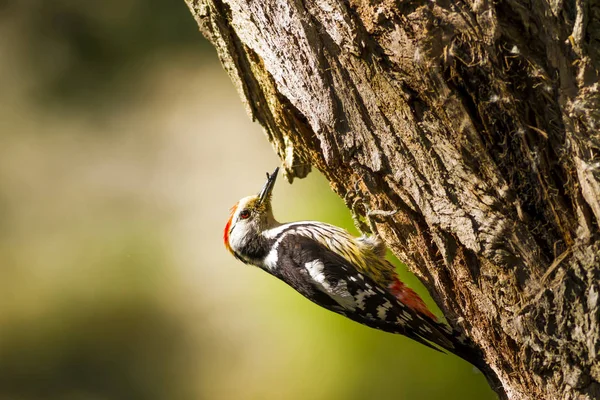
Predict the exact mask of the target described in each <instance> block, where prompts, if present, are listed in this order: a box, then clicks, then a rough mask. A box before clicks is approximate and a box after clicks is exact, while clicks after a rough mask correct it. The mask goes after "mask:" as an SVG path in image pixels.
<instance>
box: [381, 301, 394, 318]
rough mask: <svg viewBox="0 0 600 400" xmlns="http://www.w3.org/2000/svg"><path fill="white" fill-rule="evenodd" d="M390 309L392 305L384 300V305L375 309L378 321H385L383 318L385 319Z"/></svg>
mask: <svg viewBox="0 0 600 400" xmlns="http://www.w3.org/2000/svg"><path fill="white" fill-rule="evenodd" d="M391 307H392V303H390V302H389V301H388V300H386V301H385V303H383V304H382V305H380V306H379V307H377V317H378V318H379V319H382V320H385V318H386V317H387V312H388V310H389V309H390V308H391Z"/></svg>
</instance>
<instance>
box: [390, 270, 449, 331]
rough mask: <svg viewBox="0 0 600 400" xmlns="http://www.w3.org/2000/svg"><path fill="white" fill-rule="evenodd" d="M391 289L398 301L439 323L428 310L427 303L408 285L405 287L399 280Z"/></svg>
mask: <svg viewBox="0 0 600 400" xmlns="http://www.w3.org/2000/svg"><path fill="white" fill-rule="evenodd" d="M389 289H390V291H391V292H392V294H393V295H394V296H396V298H397V299H398V300H400V301H401V302H402V303H404V304H406V305H407V306H409V307H410V308H412V309H413V310H415V311H417V312H419V313H421V314H423V315H426V316H428V317H429V318H431V319H432V320H434V321H435V322H437V318H436V316H435V315H433V313H432V312H431V311H429V309H428V308H427V306H426V305H425V303H424V302H423V300H422V299H421V297H420V296H419V295H418V294H417V293H415V291H414V290H412V289H411V288H409V287H406V285H404V283H402V282H400V280H399V279H398V278H395V279H394V283H392V284H391V285H390V286H389Z"/></svg>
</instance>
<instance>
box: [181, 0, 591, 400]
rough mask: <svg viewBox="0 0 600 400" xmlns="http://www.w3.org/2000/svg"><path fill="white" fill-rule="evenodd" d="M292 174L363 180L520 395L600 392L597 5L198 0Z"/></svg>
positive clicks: (393, 234)
mask: <svg viewBox="0 0 600 400" xmlns="http://www.w3.org/2000/svg"><path fill="white" fill-rule="evenodd" d="M187 2H188V5H189V7H190V9H191V11H192V13H193V15H194V16H195V18H196V20H197V22H198V24H199V26H200V28H201V31H202V32H203V33H204V35H205V36H206V37H207V38H208V39H209V40H210V41H212V43H213V44H214V45H215V47H216V48H217V51H218V53H219V56H220V58H221V61H222V63H223V65H224V66H225V68H226V69H227V71H228V73H229V75H230V76H231V78H232V80H233V82H234V84H235V85H236V86H237V89H238V90H239V93H240V95H241V96H242V98H243V100H244V102H245V104H246V105H247V108H248V112H249V113H250V115H251V116H252V118H253V119H255V120H258V121H259V122H260V123H261V124H262V125H263V126H264V128H265V130H266V132H267V135H268V137H269V140H270V141H271V142H272V143H273V145H274V147H275V149H276V151H277V153H278V154H279V156H280V157H281V158H282V160H283V161H284V165H285V168H286V170H287V173H288V177H289V179H293V177H303V176H305V175H306V174H307V173H308V171H309V169H310V165H312V166H315V167H316V168H318V169H319V170H321V171H322V172H323V173H324V174H325V176H326V177H327V178H328V179H329V181H330V182H331V185H332V187H333V188H334V190H335V191H336V192H337V193H338V194H339V195H340V196H342V197H344V196H346V194H347V193H349V192H350V191H352V190H354V189H355V187H356V188H358V191H359V192H360V193H361V195H362V196H363V197H364V198H365V199H367V204H369V206H370V207H371V208H372V209H384V210H395V209H397V210H400V212H398V213H397V214H396V215H395V216H393V217H392V218H390V219H389V220H386V221H381V223H380V224H378V229H379V232H380V234H381V235H382V236H383V238H384V239H385V241H386V242H387V244H388V245H389V247H390V248H391V249H392V251H393V252H394V253H395V254H396V255H397V256H398V257H399V258H400V259H401V260H403V261H404V262H406V263H407V264H408V265H409V267H411V269H412V270H413V272H415V273H416V274H417V275H418V276H419V277H420V278H421V279H422V280H423V282H424V283H425V284H426V286H427V287H428V288H429V289H430V290H431V293H432V294H433V296H434V298H435V299H436V301H437V302H438V304H439V305H440V307H441V308H442V310H443V311H444V312H445V315H446V316H447V317H448V319H449V321H450V323H451V324H453V325H454V326H455V327H457V328H460V329H463V330H464V331H465V332H466V334H467V335H468V336H470V337H471V338H472V339H473V340H474V341H475V342H476V343H477V344H478V345H479V346H481V348H482V349H483V352H484V354H485V361H486V363H487V364H488V365H489V366H490V369H491V371H492V372H490V371H488V374H490V375H491V380H492V381H495V382H497V383H498V386H499V387H496V388H494V389H495V390H496V391H497V393H499V394H500V395H501V396H502V397H504V396H506V397H508V398H511V399H593V398H600V383H599V382H600V361H599V352H600V307H599V301H598V296H599V292H600V287H599V286H600V285H599V281H600V242H599V241H598V238H599V234H600V232H599V226H598V222H599V221H600V135H599V133H598V128H600V85H599V84H598V69H599V67H600V3H599V2H598V1H594V0H529V1H527V0H525V1H518V0H498V1H495V2H492V1H489V0H463V1H457V2H455V1H451V0H432V1H431V0H415V1H393V0H352V1H350V2H347V1H343V0H305V1H301V0H187Z"/></svg>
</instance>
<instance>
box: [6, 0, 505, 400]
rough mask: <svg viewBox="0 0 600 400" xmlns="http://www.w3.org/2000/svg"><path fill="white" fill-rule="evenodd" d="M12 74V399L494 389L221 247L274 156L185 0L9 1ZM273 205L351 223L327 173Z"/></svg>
mask: <svg viewBox="0 0 600 400" xmlns="http://www.w3.org/2000/svg"><path fill="white" fill-rule="evenodd" d="M0 74H1V76H2V78H1V81H0V296H1V297H0V299H1V301H0V400H21V399H27V400H29V399H32V400H33V399H50V400H52V399H73V400H103V399H111V400H112V399H115V400H116V399H124V400H136V399H140V400H145V399H148V400H153V399H157V400H158V399H161V400H162V399H168V400H171V399H173V400H180V399H181V400H186V399H260V400H262V399H265V400H268V399H327V400H330V399H345V400H346V399H356V400H359V399H465V398H467V399H493V398H494V396H493V394H492V392H491V391H490V389H489V388H488V387H487V384H486V382H485V380H484V378H483V376H482V375H481V374H480V373H478V372H476V371H474V370H473V368H472V367H471V366H470V365H469V364H467V363H466V362H463V361H461V360H459V359H458V358H456V357H454V356H450V355H443V354H441V353H436V352H433V351H431V350H429V349H427V348H425V347H422V346H420V345H418V344H415V343H414V342H412V341H410V340H408V339H405V338H403V337H400V336H394V335H391V334H386V333H382V332H378V331H375V330H371V329H369V328H366V327H363V326H361V325H358V324H356V323H353V322H351V321H349V320H345V319H343V318H342V317H340V316H337V315H335V314H333V313H330V312H328V311H325V310H322V309H319V308H318V307H317V306H315V305H313V304H312V303H310V302H308V301H307V300H305V299H303V298H302V297H300V295H298V294H296V293H295V292H294V291H292V290H291V289H289V288H287V287H285V286H284V285H283V284H282V283H280V282H278V281H276V280H275V279H273V278H271V277H269V276H268V275H267V274H265V273H263V272H261V271H259V270H257V269H255V268H251V267H248V266H245V265H243V264H241V263H240V262H237V261H235V260H234V259H233V257H231V256H230V255H229V254H228V253H227V252H226V250H225V249H224V247H223V244H222V229H223V226H224V223H225V220H226V219H227V216H228V210H229V207H230V206H231V205H232V204H233V203H235V202H236V201H237V200H238V199H239V198H240V197H243V196H246V195H248V194H252V193H255V192H256V191H257V190H258V189H259V188H260V186H261V185H262V183H263V180H264V174H265V172H266V171H271V170H272V169H273V168H274V167H275V166H276V165H278V160H277V158H276V157H275V155H274V152H273V151H272V149H271V147H270V145H269V143H268V142H267V140H266V139H265V136H264V135H263V133H262V131H261V129H260V128H259V126H257V125H256V124H252V123H251V122H250V120H249V118H248V117H247V116H246V114H245V112H244V108H243V106H242V104H241V102H240V100H239V98H238V96H237V94H236V93H235V91H234V88H233V85H232V84H231V83H230V81H229V78H228V77H227V76H226V74H225V72H224V71H223V69H222V68H221V66H220V64H219V62H218V60H217V57H216V54H215V52H214V50H213V49H212V48H211V47H210V45H209V44H208V43H207V42H206V41H205V40H204V38H203V37H202V36H201V34H200V33H199V32H198V29H197V27H196V24H195V22H194V20H193V19H192V17H191V15H190V13H189V12H188V10H187V8H186V6H185V4H184V2H183V0H180V1H175V0H145V1H142V0H119V1H117V0H109V1H102V2H93V1H77V0H46V1H24V0H22V1H11V0H0ZM274 207H275V213H276V216H277V217H278V218H279V219H280V220H282V221H287V220H297V219H319V220H323V221H327V222H331V223H334V224H339V225H343V226H345V227H347V228H349V229H352V230H353V227H352V222H351V218H350V216H349V213H348V211H347V210H346V209H345V208H344V206H343V203H342V202H341V201H340V200H339V199H338V198H337V197H336V196H335V195H334V194H333V193H332V192H331V190H330V189H329V186H328V184H327V182H326V181H325V180H324V179H323V178H322V177H321V176H320V175H318V173H313V174H311V175H310V177H309V178H308V179H305V180H300V181H296V182H295V183H294V185H293V186H290V185H288V184H287V183H285V181H284V180H281V181H280V184H279V185H278V187H277V188H276V189H275V199H274ZM401 272H402V273H403V274H404V275H403V276H406V275H405V274H406V272H405V270H402V271H401ZM406 279H407V280H408V281H409V283H410V284H412V285H413V286H418V283H417V282H416V280H415V279H414V278H412V277H410V276H409V277H407V278H406Z"/></svg>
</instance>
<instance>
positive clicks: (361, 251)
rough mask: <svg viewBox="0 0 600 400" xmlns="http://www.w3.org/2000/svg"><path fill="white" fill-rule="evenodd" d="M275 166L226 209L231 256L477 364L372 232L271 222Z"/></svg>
mask: <svg viewBox="0 0 600 400" xmlns="http://www.w3.org/2000/svg"><path fill="white" fill-rule="evenodd" d="M278 171H279V168H276V169H275V171H274V172H273V173H271V174H269V173H267V181H266V183H265V184H264V185H263V187H262V189H261V190H260V192H259V193H258V194H257V195H251V196H247V197H244V198H242V199H241V200H239V201H238V202H237V203H236V204H235V205H234V206H233V207H232V208H231V209H230V214H229V218H228V220H227V223H226V224H225V228H224V232H223V241H224V244H225V247H226V249H227V250H228V251H229V252H230V253H231V254H232V255H233V256H234V257H235V258H236V259H238V260H240V261H242V262H243V263H245V264H249V265H253V266H255V267H258V268H260V269H261V270H263V271H265V272H267V273H268V274H270V275H272V276H274V277H275V278H277V279H279V280H281V281H283V282H284V283H286V284H287V285H289V286H290V287H292V288H293V289H295V290H296V291H297V292H298V293H300V294H301V295H302V296H304V297H306V298H307V299H308V300H310V301H312V302H313V303H316V304H317V305H319V306H321V307H323V308H325V309H327V310H330V311H333V312H335V313H337V314H340V315H342V316H345V317H347V318H349V319H351V320H353V321H356V322H358V323H361V324H363V325H366V326H369V327H371V328H375V329H378V330H381V331H385V332H389V333H394V334H400V335H404V336H406V337H408V338H410V339H413V340H415V341H417V342H419V343H421V344H423V345H425V346H427V347H430V348H433V349H435V350H438V351H443V350H446V351H448V352H451V353H454V354H456V355H458V356H459V357H461V358H463V359H465V360H466V361H468V362H470V363H471V364H473V365H475V366H479V365H481V360H482V358H481V353H480V350H479V349H478V348H477V347H476V346H475V345H474V344H473V343H472V342H471V341H470V340H469V339H468V338H467V337H466V336H465V335H464V334H462V333H460V332H457V331H455V330H454V329H452V328H451V327H450V326H448V325H446V324H444V323H441V322H439V321H438V319H437V318H436V317H435V315H434V314H433V313H432V312H431V311H430V310H429V309H428V308H427V307H426V305H425V303H424V302H423V300H422V299H421V297H419V295H418V294H417V293H415V292H414V291H413V290H412V289H410V288H408V287H407V286H406V285H405V284H404V283H403V282H402V281H401V280H400V279H399V278H398V275H397V274H396V271H395V269H394V266H393V265H392V264H391V263H390V262H389V261H387V260H386V259H385V250H386V246H385V244H384V243H383V241H382V240H381V239H380V238H379V236H378V235H376V234H373V235H371V236H367V235H363V236H360V237H355V236H353V235H351V234H350V233H349V232H348V231H346V230H345V229H342V228H340V227H337V226H334V225H330V224H326V223H323V222H319V221H298V222H289V223H280V222H278V221H277V220H276V219H275V217H274V216H273V209H272V205H271V202H272V193H273V188H274V186H275V182H276V180H277V174H278Z"/></svg>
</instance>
